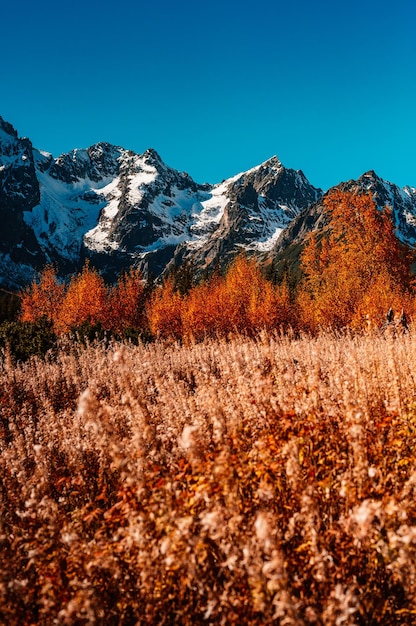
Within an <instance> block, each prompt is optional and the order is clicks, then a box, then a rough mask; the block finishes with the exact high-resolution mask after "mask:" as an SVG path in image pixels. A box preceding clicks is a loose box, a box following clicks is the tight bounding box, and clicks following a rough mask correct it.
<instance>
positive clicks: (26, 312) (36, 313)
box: [20, 265, 65, 323]
mask: <svg viewBox="0 0 416 626" xmlns="http://www.w3.org/2000/svg"><path fill="white" fill-rule="evenodd" d="M64 297H65V285H64V284H63V283H61V282H60V281H59V280H58V277H57V275H56V272H55V269H54V268H53V267H52V266H51V265H48V266H47V267H45V268H44V269H43V271H42V272H41V274H40V277H39V280H38V281H36V280H34V281H33V283H32V284H31V285H30V286H29V287H27V288H26V290H25V291H23V293H22V294H21V315H20V319H21V321H22V322H37V321H38V320H40V319H41V318H46V319H48V320H49V321H52V322H54V323H55V322H56V316H57V312H58V311H59V310H60V308H61V306H62V302H63V300H64Z"/></svg>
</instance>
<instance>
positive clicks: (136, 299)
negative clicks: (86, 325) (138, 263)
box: [105, 268, 146, 333]
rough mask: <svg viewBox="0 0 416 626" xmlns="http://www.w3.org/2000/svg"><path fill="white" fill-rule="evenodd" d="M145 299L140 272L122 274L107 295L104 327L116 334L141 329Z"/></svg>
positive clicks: (143, 322)
mask: <svg viewBox="0 0 416 626" xmlns="http://www.w3.org/2000/svg"><path fill="white" fill-rule="evenodd" d="M145 297H146V285H145V281H144V280H143V277H142V274H141V272H140V271H139V270H137V269H134V268H132V269H130V271H129V272H127V273H124V274H122V275H121V276H120V277H119V279H118V281H117V284H116V285H115V286H113V287H112V288H111V289H110V291H109V294H108V307H107V320H106V322H105V326H106V327H107V328H108V329H109V330H111V331H113V332H117V333H121V332H123V330H126V329H127V328H136V329H140V328H143V327H144V326H145V314H144V305H145Z"/></svg>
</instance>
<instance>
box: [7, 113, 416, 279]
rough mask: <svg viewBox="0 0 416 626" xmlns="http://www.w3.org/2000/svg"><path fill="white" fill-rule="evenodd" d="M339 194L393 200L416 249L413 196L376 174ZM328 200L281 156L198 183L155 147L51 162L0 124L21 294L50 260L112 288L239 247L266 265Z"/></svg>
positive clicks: (311, 223)
mask: <svg viewBox="0 0 416 626" xmlns="http://www.w3.org/2000/svg"><path fill="white" fill-rule="evenodd" d="M336 188H343V189H346V190H355V191H357V192H361V191H367V192H370V193H372V194H373V197H374V198H375V200H376V202H377V204H378V205H379V206H384V204H390V205H391V206H392V210H393V217H394V220H395V223H396V227H397V231H398V236H399V237H400V238H401V239H402V240H403V241H405V242H406V243H407V244H408V245H410V246H413V245H414V243H415V242H416V190H415V189H414V188H412V187H405V188H403V189H400V188H399V187H398V186H397V185H394V184H393V183H389V182H387V181H383V180H382V179H381V178H380V177H378V176H377V174H376V173H375V172H372V171H370V172H366V173H365V174H363V175H362V176H361V177H360V178H359V179H357V180H356V181H347V182H346V183H340V184H339V185H337V186H336ZM326 193H328V192H326ZM325 195H326V194H325V193H324V191H323V190H322V189H319V188H317V187H314V186H313V185H312V184H311V183H310V182H309V181H308V179H307V178H306V176H305V175H304V173H303V172H302V171H301V170H293V169H290V168H286V167H285V166H284V165H283V164H282V163H281V161H280V160H279V159H278V157H277V156H272V157H271V158H270V159H267V160H266V161H264V162H263V163H261V164H259V165H257V166H255V167H253V168H251V169H249V170H247V171H245V172H240V173H238V174H236V175H235V176H233V177H231V178H229V179H226V180H224V181H222V182H221V183H217V184H208V183H203V184H200V183H197V182H195V181H194V180H193V179H192V178H191V177H190V176H189V174H187V173H186V172H180V171H178V170H176V169H173V168H171V167H169V166H168V165H166V164H165V163H164V162H163V160H162V158H161V157H160V155H159V154H158V153H157V151H156V150H155V149H153V148H148V149H147V150H146V151H145V152H143V153H142V154H138V153H136V152H133V151H132V150H128V149H126V148H123V147H121V146H114V145H112V144H109V143H107V142H98V143H96V144H93V145H92V146H90V147H89V148H85V149H79V148H75V149H73V150H71V151H70V152H68V153H64V154H62V155H59V156H58V157H53V155H52V154H50V153H49V152H45V151H42V150H39V149H37V148H35V147H33V145H32V143H31V141H30V139H28V138H19V136H18V132H17V131H16V130H15V129H14V127H13V126H12V125H11V124H10V123H9V122H7V121H5V120H4V119H3V118H1V117H0V215H1V219H2V224H3V228H2V230H1V234H0V285H2V286H4V287H13V288H21V287H22V286H24V285H25V284H27V283H28V282H30V281H31V280H32V279H33V276H34V275H35V274H36V272H37V271H39V270H40V269H42V267H43V266H44V265H45V264H47V263H53V264H54V265H55V266H56V267H57V269H58V271H59V273H60V274H61V275H62V276H63V277H65V276H66V275H68V274H70V273H73V272H75V271H79V269H80V268H81V267H82V265H83V264H84V262H85V261H86V260H87V259H89V261H90V262H91V264H92V265H93V266H95V267H97V269H99V270H100V271H101V272H102V273H103V275H104V277H105V278H106V279H107V280H109V281H114V280H116V278H117V275H118V274H119V273H120V271H122V270H123V269H128V268H129V267H131V266H134V267H138V268H139V269H141V270H142V272H143V273H144V275H145V276H149V275H154V276H159V275H160V274H163V273H164V272H166V270H167V268H169V267H172V265H174V264H181V263H183V262H185V261H186V262H189V263H191V264H192V265H193V266H194V267H195V268H197V270H198V271H200V272H206V271H210V270H212V269H213V268H214V267H218V266H225V265H227V264H228V263H229V261H230V260H232V258H234V256H235V255H236V254H238V253H239V252H241V251H242V250H244V251H246V252H247V254H249V255H254V256H257V257H259V258H264V257H267V258H268V259H269V260H270V259H273V258H275V257H279V255H281V254H282V253H283V252H284V250H285V248H287V247H288V246H291V245H292V246H293V245H297V244H299V243H301V242H302V240H303V239H304V238H305V236H307V233H308V232H310V230H311V229H314V228H319V227H320V224H321V222H322V220H324V217H323V198H324V197H325Z"/></svg>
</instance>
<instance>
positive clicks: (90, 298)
mask: <svg viewBox="0 0 416 626" xmlns="http://www.w3.org/2000/svg"><path fill="white" fill-rule="evenodd" d="M107 296H108V289H107V287H106V285H105V283H104V279H103V278H102V276H100V274H99V273H98V272H97V271H96V270H94V269H91V268H90V266H89V265H88V263H87V264H86V265H85V266H84V268H83V270H82V272H81V273H80V274H77V275H76V276H74V277H73V278H72V280H71V282H70V284H69V286H68V289H67V291H66V294H65V297H64V298H63V301H62V303H61V306H60V308H59V311H58V313H57V316H56V322H55V323H56V328H57V331H58V332H61V333H65V332H68V331H69V330H71V328H76V327H79V326H81V324H83V323H85V322H89V323H91V324H93V325H94V324H97V323H101V324H103V326H104V327H105V326H106V325H107V321H108V317H109V311H108V298H107Z"/></svg>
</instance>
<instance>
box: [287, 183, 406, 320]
mask: <svg viewBox="0 0 416 626" xmlns="http://www.w3.org/2000/svg"><path fill="white" fill-rule="evenodd" d="M325 210H326V212H327V213H328V216H329V220H330V224H329V227H328V230H327V231H326V232H323V233H321V234H320V237H318V236H317V235H316V234H313V235H312V236H311V237H310V239H309V242H308V244H307V245H306V247H305V249H304V252H303V254H302V256H301V265H302V271H303V274H304V278H303V284H302V288H301V290H300V294H299V297H298V304H299V306H300V308H301V310H302V315H303V319H304V321H305V323H306V324H307V325H309V327H310V328H313V329H317V328H318V327H321V326H333V327H338V328H341V327H345V326H354V327H363V326H364V325H365V324H368V323H370V324H378V323H379V322H380V315H382V311H381V308H383V309H384V312H385V307H386V306H387V305H388V306H387V308H388V307H389V306H395V307H400V306H402V305H403V304H404V303H405V302H406V301H407V300H408V297H409V290H410V286H411V282H412V278H411V274H410V262H411V256H410V253H409V251H408V249H407V248H406V247H405V246H404V245H403V244H402V243H401V242H400V241H399V240H398V238H397V237H396V234H395V230H394V225H393V221H392V216H391V211H390V210H388V209H387V208H385V209H383V210H379V209H378V208H377V205H376V203H375V202H374V200H373V198H372V197H371V196H370V195H364V194H363V195H357V194H354V193H352V192H342V191H339V190H337V191H334V192H332V193H331V194H329V195H328V196H327V197H326V198H325ZM376 303H377V305H376Z"/></svg>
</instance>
